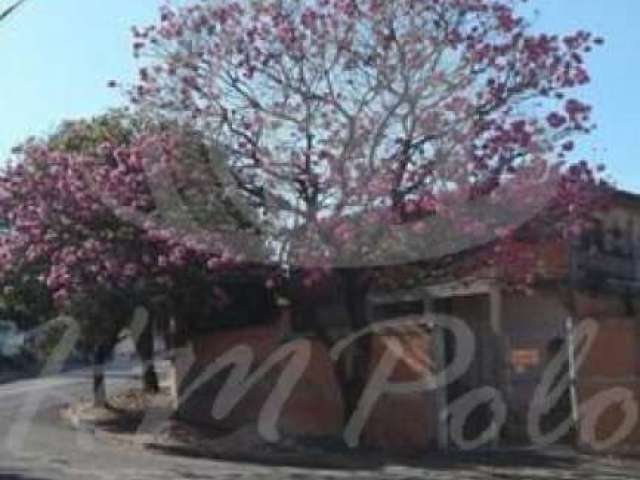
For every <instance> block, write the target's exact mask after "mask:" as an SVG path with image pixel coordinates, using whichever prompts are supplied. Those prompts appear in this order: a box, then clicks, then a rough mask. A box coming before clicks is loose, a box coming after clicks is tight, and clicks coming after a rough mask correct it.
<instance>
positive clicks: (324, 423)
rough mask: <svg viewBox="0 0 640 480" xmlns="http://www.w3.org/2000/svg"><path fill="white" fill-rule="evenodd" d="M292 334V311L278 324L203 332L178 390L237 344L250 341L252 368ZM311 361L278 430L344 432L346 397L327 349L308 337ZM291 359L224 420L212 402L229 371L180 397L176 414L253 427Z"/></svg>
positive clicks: (216, 423) (223, 424)
mask: <svg viewBox="0 0 640 480" xmlns="http://www.w3.org/2000/svg"><path fill="white" fill-rule="evenodd" d="M289 333H290V329H289V318H288V315H284V316H283V317H282V318H281V319H280V320H279V321H278V322H277V323H276V324H275V325H269V326H260V327H251V328H242V329H236V330H228V331H219V332H215V333H212V334H210V335H201V336H199V337H198V338H196V339H194V340H193V343H192V348H193V357H194V364H193V366H192V367H191V368H190V369H189V371H188V372H187V371H184V372H182V373H181V374H178V377H179V378H178V379H177V381H178V383H179V384H180V383H181V384H182V386H181V387H179V391H180V390H182V391H184V389H185V387H186V386H187V385H188V384H189V383H190V382H191V381H192V380H193V378H194V376H197V375H198V373H200V372H202V370H203V369H204V368H206V366H207V365H209V364H211V362H213V361H215V360H216V359H217V358H218V357H219V356H220V355H222V354H224V353H225V352H227V351H228V350H230V349H232V348H234V347H237V346H239V345H247V346H249V347H250V348H251V349H252V351H253V352H254V355H255V357H254V363H253V365H254V368H257V366H259V365H261V364H262V363H263V362H264V361H265V360H266V359H267V358H268V357H269V356H270V355H271V354H272V353H273V352H274V351H276V350H277V349H278V347H280V346H281V345H282V344H283V343H285V342H286V340H287V337H286V336H287V335H288V334H289ZM309 341H310V346H311V359H310V361H309V363H308V365H307V367H306V369H305V371H304V373H303V375H302V377H301V378H300V380H299V381H298V383H297V384H296V386H295V388H294V390H293V392H292V394H291V396H290V397H289V399H288V400H287V402H286V403H285V405H284V407H283V411H282V414H281V415H280V418H279V422H278V428H279V430H280V432H281V433H282V434H284V435H291V436H325V435H341V434H342V429H343V425H344V418H343V411H344V407H343V401H342V396H341V394H340V389H339V387H338V384H337V381H336V378H335V375H334V370H333V366H332V363H331V360H330V358H329V355H328V351H327V348H326V347H325V346H324V345H323V344H322V343H320V342H319V341H317V340H314V339H309ZM286 363H287V361H286V360H285V361H283V362H281V363H280V364H278V365H277V366H275V367H273V369H272V370H271V371H270V372H269V373H268V374H267V375H265V376H264V377H263V379H261V380H260V381H258V382H257V383H256V384H255V386H253V387H252V388H251V389H250V390H249V392H248V393H247V394H246V395H245V397H244V398H243V399H242V400H240V402H239V403H238V405H236V407H235V408H234V409H233V410H232V411H231V412H230V413H229V415H228V416H226V417H225V418H223V419H221V420H215V419H213V417H212V416H211V414H210V412H211V406H212V404H213V400H214V399H215V398H216V395H217V394H218V392H219V390H220V388H221V386H222V384H223V380H225V379H226V373H223V374H218V375H217V376H216V377H214V378H213V379H212V380H211V381H208V382H206V384H205V385H203V386H202V388H200V389H199V390H198V391H197V392H196V393H194V394H193V395H192V396H191V397H190V398H189V400H187V401H181V402H179V405H178V414H179V415H180V416H181V417H182V418H185V419H188V420H191V421H195V422H198V423H203V424H208V425H211V426H214V427H216V428H220V429H225V430H235V429H237V428H240V427H242V426H246V425H255V424H256V423H257V421H258V418H259V414H260V412H261V410H262V407H263V406H264V404H265V402H266V400H267V399H268V398H269V396H270V394H271V393H272V391H273V390H274V388H275V385H276V383H277V381H278V379H279V378H280V374H281V373H282V370H283V368H284V367H285V365H286Z"/></svg>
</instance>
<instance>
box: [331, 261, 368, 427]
mask: <svg viewBox="0 0 640 480" xmlns="http://www.w3.org/2000/svg"><path fill="white" fill-rule="evenodd" d="M342 278H343V282H344V295H345V306H346V309H347V312H348V314H349V320H350V328H351V330H352V332H357V331H359V330H362V329H363V328H365V327H366V326H367V325H368V321H367V310H366V301H367V293H368V291H369V284H368V280H367V278H366V276H365V274H364V273H363V272H359V271H355V270H345V271H343V272H342ZM351 348H352V349H353V350H352V371H351V372H347V371H346V368H344V363H343V364H342V366H341V367H340V368H339V369H338V381H339V382H340V384H341V386H342V391H343V395H344V401H345V414H346V416H347V418H350V417H351V416H352V415H353V413H354V412H355V410H356V409H357V407H358V402H359V400H360V398H361V396H362V393H363V391H364V388H365V386H366V384H367V381H368V376H369V375H368V374H369V369H370V363H371V337H370V336H369V335H365V336H363V337H361V338H359V339H358V340H357V341H355V342H354V343H353V344H352V347H351Z"/></svg>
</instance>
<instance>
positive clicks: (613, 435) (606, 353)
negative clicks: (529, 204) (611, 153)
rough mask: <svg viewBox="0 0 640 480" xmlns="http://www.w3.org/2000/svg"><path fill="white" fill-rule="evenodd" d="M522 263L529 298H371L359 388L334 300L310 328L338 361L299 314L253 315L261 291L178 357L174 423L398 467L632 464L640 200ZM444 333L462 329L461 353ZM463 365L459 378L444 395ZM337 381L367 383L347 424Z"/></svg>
mask: <svg viewBox="0 0 640 480" xmlns="http://www.w3.org/2000/svg"><path fill="white" fill-rule="evenodd" d="M528 248H531V249H536V250H537V252H538V253H539V255H538V257H539V258H540V261H539V262H538V265H537V281H536V283H535V285H534V287H533V290H532V291H531V292H528V293H523V292H517V291H512V290H510V289H508V288H506V286H505V285H503V284H502V283H501V279H500V275H499V274H498V273H496V272H493V274H492V275H487V276H484V277H483V278H482V279H481V280H480V279H479V280H474V281H468V282H463V281H457V282H449V283H446V282H444V283H429V284H425V285H419V286H417V287H416V288H411V289H408V290H393V291H389V290H388V289H387V290H385V289H377V290H376V289H374V290H373V291H371V292H370V293H369V295H368V297H367V301H366V305H367V307H366V310H367V312H366V317H367V324H368V327H367V328H366V329H367V330H368V332H367V334H366V335H362V336H361V338H360V339H359V340H358V341H360V342H366V343H367V348H368V352H369V358H368V363H367V365H365V371H364V372H363V371H362V370H360V371H358V372H355V371H354V368H355V366H354V365H355V362H354V358H353V354H354V351H353V349H350V345H352V344H353V341H351V340H349V339H348V336H349V335H350V334H352V333H353V332H351V331H349V329H348V328H346V327H345V321H344V316H345V315H346V312H345V311H344V308H343V307H342V304H341V303H340V302H338V301H335V298H336V297H335V296H333V297H332V296H331V295H328V296H327V298H326V301H325V303H324V308H323V309H322V310H321V311H320V312H319V313H318V315H319V316H320V317H321V318H320V319H319V320H318V319H316V320H318V321H320V322H321V323H323V324H324V326H325V327H326V328H325V332H328V334H327V335H328V337H329V339H330V340H332V341H333V342H334V345H333V346H331V344H330V342H327V341H326V339H322V338H319V336H318V335H316V334H315V333H314V332H313V331H308V330H307V331H305V330H304V328H300V326H299V324H300V323H302V324H304V322H299V321H298V320H296V313H295V308H292V307H291V306H284V307H283V306H281V307H280V308H275V307H274V306H273V305H270V304H269V302H268V301H266V300H264V301H262V302H256V301H255V299H256V298H258V297H259V296H260V295H261V294H260V293H258V292H259V291H260V289H257V290H255V293H254V294H253V295H249V297H251V298H253V299H254V300H252V302H253V305H252V307H251V308H252V312H253V313H252V314H251V315H254V316H255V321H253V322H249V325H247V326H245V327H243V328H228V329H225V330H220V329H217V330H214V331H209V332H201V333H200V334H199V335H198V336H196V337H194V338H193V339H192V342H191V344H190V345H188V346H185V348H184V349H183V350H182V354H181V355H178V357H177V359H176V379H177V385H178V387H177V391H176V395H177V397H176V402H177V408H178V413H179V415H180V416H182V417H183V418H186V419H189V420H191V421H197V422H201V423H207V424H211V425H212V426H214V427H216V428H222V429H230V430H233V429H236V428H241V427H243V426H247V425H257V426H258V430H259V431H260V433H261V434H263V436H266V437H269V440H271V441H277V440H278V438H281V437H280V436H281V435H286V436H294V437H316V438H318V437H321V438H325V437H331V438H340V437H341V438H343V439H344V440H345V441H346V442H347V444H349V445H351V446H356V445H362V446H367V447H373V448H383V449H395V450H400V451H405V452H407V451H411V452H425V451H431V450H434V449H449V448H463V449H467V448H486V447H494V448H495V447H501V446H509V445H522V444H526V445H546V444H548V443H557V442H570V443H578V444H580V445H581V446H584V447H587V448H593V449H598V450H603V449H613V448H616V449H623V448H635V447H636V446H637V447H638V448H640V422H638V404H637V401H638V399H639V398H640V382H639V381H638V380H637V374H638V372H639V371H640V325H639V322H638V320H639V319H638V307H639V305H638V304H639V297H638V293H639V292H640V196H638V195H635V194H631V193H628V192H615V193H614V194H613V195H612V202H611V208H609V209H607V210H606V211H603V212H599V213H597V214H594V216H593V218H592V224H591V227H590V228H589V229H587V230H585V231H584V232H583V234H582V236H581V238H579V239H577V240H574V241H571V242H569V241H564V240H558V239H547V238H545V237H544V236H541V237H539V238H537V239H536V240H535V241H534V242H531V243H530V244H529V245H528ZM249 291H250V290H246V291H245V294H246V293H247V292H249ZM241 297H242V298H244V300H243V299H242V298H241V299H239V300H237V303H239V304H243V303H246V302H249V297H247V295H244V296H241ZM293 307H295V305H293ZM440 318H442V319H454V320H457V321H458V323H455V321H454V324H455V325H460V321H462V325H463V327H464V328H462V330H464V331H463V335H462V337H460V336H458V337H456V335H457V333H456V332H455V331H453V332H452V329H451V328H450V327H448V326H447V324H446V322H445V323H443V322H442V321H440V320H439V319H440ZM297 324H298V325H297ZM583 326H585V328H582V327H583ZM587 327H589V328H587ZM594 328H595V329H596V330H597V332H596V333H594ZM453 330H455V328H454V329H453ZM583 331H585V332H586V334H585V335H582V333H584V332H583ZM464 332H467V334H468V335H466V337H465V335H464ZM458 333H459V332H458ZM345 338H347V340H345ZM461 338H462V339H463V340H465V341H467V343H464V342H462V343H461V342H460V340H461ZM469 339H472V343H473V347H474V348H471V347H470V346H469V343H468V341H469ZM354 341H355V340H354ZM458 357H466V361H465V362H463V363H465V365H464V368H463V369H462V370H461V371H460V372H457V373H456V374H455V375H453V376H454V377H455V378H449V379H447V374H448V373H450V372H449V370H450V369H449V368H448V367H449V366H451V364H452V362H455V360H456V359H457V358H458ZM296 359H301V360H303V361H302V363H301V364H300V365H301V366H300V368H298V369H296V367H295V365H294V364H295V363H296V362H295V360H296ZM216 362H217V363H216ZM292 365H293V366H292ZM234 366H235V367H237V369H236V371H235V372H231V373H230V371H231V367H234ZM238 366H239V367H238ZM385 368H386V371H385V370H384V369H385ZM341 370H342V371H347V372H349V371H351V373H350V375H351V376H353V375H357V374H359V375H360V376H364V377H366V379H368V380H369V382H368V383H367V385H368V387H370V388H368V389H367V388H365V389H364V391H361V392H360V393H361V398H360V402H359V403H358V404H357V405H355V408H354V409H351V410H350V409H349V408H345V407H346V403H347V398H346V397H345V396H344V395H343V393H344V389H343V388H342V387H343V385H342V384H341V382H340V380H339V376H340V375H339V372H340V371H341ZM454 373H455V372H454ZM347 377H348V375H347ZM291 378H293V380H294V381H292V382H290V384H287V381H288V379H291ZM247 379H248V380H249V381H248V382H247V381H246V380H247ZM374 379H377V381H378V384H379V385H378V387H379V388H378V391H375V388H373V387H372V382H373V381H374ZM225 382H226V385H225ZM365 383H366V382H365ZM392 384H393V385H392ZM545 384H546V389H545ZM394 385H395V386H394ZM401 387H402V388H401ZM404 387H407V388H404ZM274 392H275V393H274ZM222 397H224V398H222ZM220 398H222V400H220ZM354 411H355V413H354ZM562 425H564V426H565V427H566V428H560V429H557V427H558V426H562ZM556 430H557V433H556Z"/></svg>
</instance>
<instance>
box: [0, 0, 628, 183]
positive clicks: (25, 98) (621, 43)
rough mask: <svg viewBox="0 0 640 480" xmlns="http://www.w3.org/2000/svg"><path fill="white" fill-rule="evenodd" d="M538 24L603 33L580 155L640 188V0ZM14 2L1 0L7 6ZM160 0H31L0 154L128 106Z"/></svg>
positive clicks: (13, 58) (15, 22)
mask: <svg viewBox="0 0 640 480" xmlns="http://www.w3.org/2000/svg"><path fill="white" fill-rule="evenodd" d="M529 2H530V5H531V7H530V8H532V9H533V8H536V9H537V10H539V15H538V16H537V20H536V24H535V28H536V29H540V30H545V31H548V32H554V33H565V32H568V31H572V30H575V29H578V28H582V29H586V30H590V31H593V32H595V33H597V34H598V35H601V36H603V37H604V38H605V39H606V44H605V45H604V47H601V48H600V49H598V50H597V51H596V52H595V53H594V54H593V55H591V57H589V67H590V71H591V73H592V78H593V82H592V84H591V85H590V86H589V87H588V88H587V89H585V91H584V92H583V95H582V97H583V98H586V99H587V100H588V101H589V102H590V103H592V104H593V105H594V107H595V119H596V121H597V123H598V126H599V127H598V130H597V131H596V132H595V133H594V134H593V135H592V136H591V137H590V138H589V139H588V140H586V142H584V143H585V147H584V148H583V149H582V150H581V151H580V152H579V153H580V154H581V155H583V156H585V157H587V158H588V159H591V160H593V161H594V162H602V163H604V164H605V165H607V168H608V171H609V173H610V175H611V176H612V177H613V178H614V179H615V180H616V181H617V182H618V184H619V185H620V186H621V187H624V188H628V189H632V190H635V191H639V192H640V168H639V166H638V162H639V160H640V89H639V87H638V85H640V53H639V52H640V29H639V28H637V22H638V20H640V0H609V1H607V0H529ZM9 3H10V2H9V0H0V7H4V6H6V5H8V4H9ZM161 3H162V0H29V1H28V2H27V4H26V5H25V6H24V7H23V8H22V9H20V11H18V12H16V14H15V15H14V16H13V17H12V18H11V19H10V21H8V22H7V23H6V24H5V25H3V26H2V27H1V28H0V65H1V66H2V67H1V69H0V158H4V157H5V156H6V155H7V153H8V152H9V151H10V149H11V147H12V146H13V145H15V144H16V143H18V142H19V141H20V140H22V139H24V138H25V137H27V136H29V135H32V134H46V133H47V132H50V131H51V130H52V129H53V128H54V127H55V125H56V124H57V123H58V122H59V121H60V120H62V119H67V118H76V117H82V116H86V115H91V114H95V113H99V112H101V111H103V110H105V109H106V108H108V107H109V106H115V105H118V104H120V103H122V102H123V99H122V98H121V97H120V95H119V94H118V93H117V92H115V91H112V90H110V89H108V88H106V83H107V81H108V80H110V79H119V80H127V79H132V78H133V75H134V71H135V63H134V61H133V59H132V55H131V49H130V27H131V26H132V25H136V24H137V25H140V24H146V23H149V22H151V21H152V20H153V19H154V18H155V16H156V13H157V8H158V6H159V5H160V4H161Z"/></svg>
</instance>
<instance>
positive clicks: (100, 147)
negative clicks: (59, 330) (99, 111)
mask: <svg viewBox="0 0 640 480" xmlns="http://www.w3.org/2000/svg"><path fill="white" fill-rule="evenodd" d="M215 160H216V158H215V155H213V153H212V152H211V151H210V150H208V149H206V148H205V147H204V146H203V144H202V142H199V141H198V136H197V135H195V134H194V133H193V132H189V131H187V130H185V129H179V128H178V127H170V126H167V125H163V126H162V128H159V127H158V126H155V127H154V126H153V125H147V124H145V122H143V121H142V120H140V119H136V118H135V117H131V116H130V115H128V114H126V113H122V112H114V113H111V114H108V115H104V116H102V117H98V118H96V119H93V120H91V121H81V122H70V123H68V124H65V125H63V127H61V128H60V129H59V131H58V132H57V133H56V134H54V135H53V136H52V137H51V138H50V139H49V140H48V141H47V142H39V141H35V140H34V141H30V142H28V143H27V144H26V145H25V146H23V147H22V149H21V153H19V154H18V156H17V158H16V159H14V163H12V164H11V165H9V166H8V167H7V168H6V169H5V171H4V172H3V174H2V176H1V177H0V212H1V213H0V216H1V217H2V218H3V219H5V220H6V221H7V223H8V226H9V230H8V233H7V234H6V235H4V236H3V237H2V239H1V241H2V245H1V247H2V248H1V251H0V255H1V256H2V265H1V266H2V270H3V271H2V273H3V280H4V281H5V282H9V283H10V282H12V281H13V280H15V279H16V278H21V277H22V276H30V278H33V277H36V278H37V279H38V280H39V281H40V282H41V283H42V284H44V285H46V287H47V289H48V292H49V293H50V295H51V297H52V299H53V301H54V302H55V303H56V305H57V306H58V308H59V309H60V310H62V311H66V312H69V313H72V314H73V316H74V317H75V318H76V319H77V320H78V321H79V322H80V324H81V325H82V327H83V337H84V340H85V341H87V342H89V343H90V344H91V345H93V347H94V348H95V349H96V362H97V363H103V362H104V360H105V358H106V356H107V355H108V353H109V351H110V350H111V349H112V348H113V346H114V345H115V343H116V341H117V338H118V335H119V333H120V331H121V329H122V328H124V327H126V326H128V325H129V323H130V322H131V318H132V314H133V312H134V310H135V309H136V307H144V308H146V309H147V311H148V312H150V313H151V314H152V317H153V316H154V314H155V315H156V316H158V315H163V316H164V317H167V316H172V315H175V316H177V317H179V318H181V319H183V320H184V321H185V322H189V321H196V320H198V319H197V318H195V317H197V316H198V315H200V316H203V315H204V316H206V315H207V307H208V305H209V303H210V302H209V297H211V295H209V294H210V293H211V292H210V286H211V282H212V281H213V280H214V279H215V278H216V275H219V274H221V273H222V272H224V271H225V270H227V269H229V268H232V267H233V266H234V265H235V264H236V262H237V261H239V258H238V257H237V254H236V253H235V252H234V251H233V247H234V245H232V244H230V242H227V241H224V239H223V237H222V236H221V235H220V234H219V233H218V231H219V230H224V226H225V225H226V226H228V225H231V226H232V227H233V229H234V230H237V229H242V228H245V227H247V226H251V225H252V223H251V221H250V220H249V218H248V217H245V216H243V213H242V212H238V211H234V210H232V209H230V208H227V207H225V205H226V204H225V202H224V194H223V193H221V192H220V190H219V189H216V186H215V185H214V184H211V183H210V181H211V179H212V177H211V176H210V175H206V174H203V170H207V169H209V168H210V163H211V162H213V161H215ZM200 178H205V179H206V180H207V182H208V183H207V184H206V189H205V185H203V184H202V182H201V181H200V180H199V179H200ZM165 185H170V188H169V187H167V188H163V186H165ZM173 196H176V197H178V198H179V200H176V199H175V198H173ZM183 216H184V218H187V219H189V221H188V222H187V221H181V220H180V218H182V217H183ZM196 225H197V226H198V228H196ZM212 225H216V227H217V229H214V228H211V226H212ZM242 250H243V251H251V249H250V248H249V247H248V246H247V245H243V246H242ZM193 305H197V306H199V308H198V309H194V308H192V306H193ZM152 320H153V318H152ZM165 320H166V318H165ZM137 346H138V351H139V353H140V354H141V356H142V358H143V360H144V361H145V362H147V369H146V374H145V386H146V388H147V390H157V378H156V375H155V372H154V371H153V364H152V363H151V361H152V355H153V350H152V342H151V328H150V324H147V325H146V326H145V328H144V330H143V331H142V332H141V333H140V340H139V342H138V345H137ZM96 398H97V400H98V401H100V402H102V401H104V389H103V387H102V378H101V377H99V378H96Z"/></svg>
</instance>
